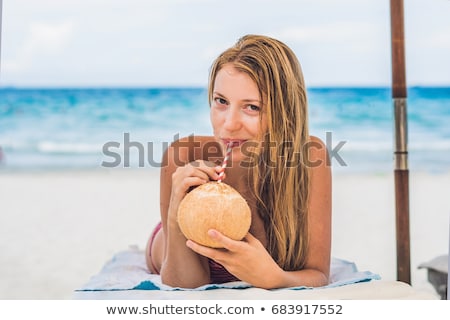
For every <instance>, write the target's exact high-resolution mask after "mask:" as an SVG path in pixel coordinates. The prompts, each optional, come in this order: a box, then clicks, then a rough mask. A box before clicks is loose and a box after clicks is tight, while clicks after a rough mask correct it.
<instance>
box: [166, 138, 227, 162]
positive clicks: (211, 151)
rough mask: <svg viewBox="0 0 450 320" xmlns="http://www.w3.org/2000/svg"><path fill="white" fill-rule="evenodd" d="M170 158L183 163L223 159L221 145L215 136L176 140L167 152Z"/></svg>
mask: <svg viewBox="0 0 450 320" xmlns="http://www.w3.org/2000/svg"><path fill="white" fill-rule="evenodd" d="M166 156H168V157H169V158H173V157H176V158H177V160H180V161H181V162H183V163H185V162H191V161H194V160H211V159H213V158H215V157H221V149H220V145H219V144H218V143H217V142H216V141H215V139H214V137H213V136H194V135H190V136H186V137H181V138H179V139H177V140H174V141H173V142H172V143H171V144H170V147H169V148H168V149H167V151H166Z"/></svg>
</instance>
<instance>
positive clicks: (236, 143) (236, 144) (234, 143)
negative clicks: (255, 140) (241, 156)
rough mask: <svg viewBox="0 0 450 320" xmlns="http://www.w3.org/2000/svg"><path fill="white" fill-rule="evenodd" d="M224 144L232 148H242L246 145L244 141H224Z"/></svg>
mask: <svg viewBox="0 0 450 320" xmlns="http://www.w3.org/2000/svg"><path fill="white" fill-rule="evenodd" d="M222 141H223V143H224V144H225V145H226V146H227V147H230V148H235V147H240V146H241V145H242V144H244V142H245V141H247V140H244V139H222Z"/></svg>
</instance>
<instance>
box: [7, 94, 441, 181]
mask: <svg viewBox="0 0 450 320" xmlns="http://www.w3.org/2000/svg"><path fill="white" fill-rule="evenodd" d="M406 101H407V133H408V134H407V137H408V168H409V170H410V171H427V172H434V173H441V172H447V171H450V87H410V88H408V89H407V100H406ZM308 106H309V126H310V133H311V135H315V136H317V137H319V138H321V139H322V140H323V141H324V142H325V143H326V146H327V148H328V150H329V152H330V156H331V158H330V163H329V165H330V166H332V170H333V171H335V172H350V173H362V172H366V173H381V174H382V173H387V172H391V171H392V170H393V169H394V161H393V160H394V157H393V152H394V139H395V132H394V111H393V99H392V94H391V89H390V88H388V87H376V88H374V87H370V88H352V87H339V88H328V87H327V88H318V87H317V88H310V89H308ZM211 133H212V129H211V125H210V120H209V106H208V99H207V92H206V89H205V88H188V87H186V88H15V87H11V88H9V87H4V88H0V171H23V170H65V169H96V168H122V169H128V168H155V169H158V168H160V167H161V157H162V154H163V151H164V150H165V149H166V148H167V146H168V145H169V144H170V143H171V142H173V141H174V140H176V139H178V138H179V137H184V136H190V135H210V134H211Z"/></svg>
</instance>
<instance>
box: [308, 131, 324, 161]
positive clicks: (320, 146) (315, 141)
mask: <svg viewBox="0 0 450 320" xmlns="http://www.w3.org/2000/svg"><path fill="white" fill-rule="evenodd" d="M308 147H309V159H310V161H311V162H312V163H314V164H328V163H329V159H328V150H327V146H326V145H325V143H324V142H323V141H322V140H321V139H320V138H318V137H316V136H310V137H309V141H308Z"/></svg>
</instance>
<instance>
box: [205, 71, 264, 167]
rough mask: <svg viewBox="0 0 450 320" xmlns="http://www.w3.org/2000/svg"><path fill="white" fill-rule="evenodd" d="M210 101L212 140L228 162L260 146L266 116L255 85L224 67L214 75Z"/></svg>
mask: <svg viewBox="0 0 450 320" xmlns="http://www.w3.org/2000/svg"><path fill="white" fill-rule="evenodd" d="M212 97H213V99H212V102H211V111H210V112H211V114H210V117H211V123H212V127H213V131H214V137H215V139H216V140H217V141H218V142H219V143H220V144H221V145H222V147H223V149H224V150H226V148H227V146H228V145H230V144H231V145H232V147H233V152H232V155H231V159H232V160H233V161H240V160H243V159H245V158H247V157H248V156H249V155H250V153H251V152H252V151H251V150H253V149H254V148H255V147H257V146H259V145H260V143H261V141H260V137H262V136H263V135H262V133H264V132H265V131H266V130H267V117H266V114H265V112H264V106H263V105H262V99H261V97H260V95H259V90H258V87H257V85H256V83H255V82H254V81H253V80H252V79H251V78H250V77H249V76H248V75H247V74H246V73H243V72H240V71H238V70H236V69H235V68H234V67H233V65H232V64H225V65H224V66H223V67H222V69H220V70H219V72H218V73H217V76H216V79H215V83H214V88H213V96H212Z"/></svg>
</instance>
